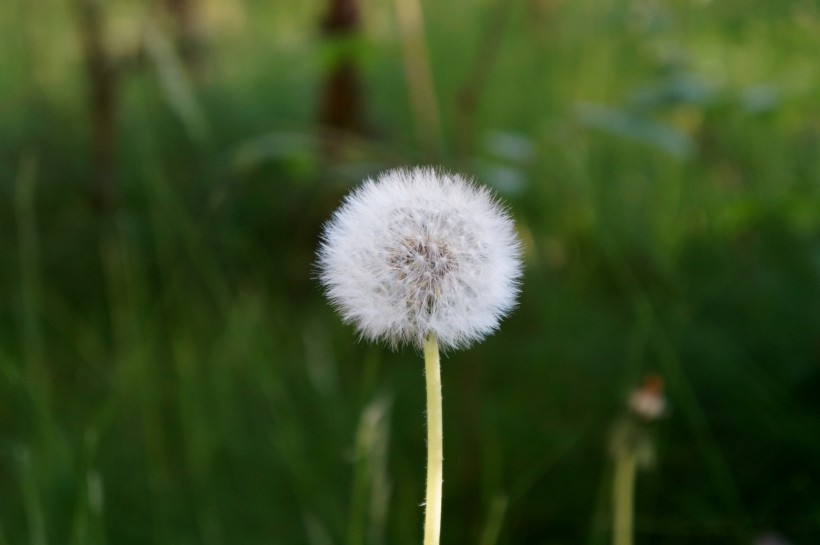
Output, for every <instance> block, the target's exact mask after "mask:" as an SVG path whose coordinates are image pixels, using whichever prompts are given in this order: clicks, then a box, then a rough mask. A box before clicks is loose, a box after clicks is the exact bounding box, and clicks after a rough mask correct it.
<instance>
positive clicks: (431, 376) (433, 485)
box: [424, 333, 444, 545]
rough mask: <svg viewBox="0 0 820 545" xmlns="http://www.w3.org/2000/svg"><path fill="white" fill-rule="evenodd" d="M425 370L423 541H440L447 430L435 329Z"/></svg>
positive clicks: (427, 343)
mask: <svg viewBox="0 0 820 545" xmlns="http://www.w3.org/2000/svg"><path fill="white" fill-rule="evenodd" d="M424 374H425V377H426V378H427V497H426V500H425V505H426V509H425V512H424V545H438V543H439V534H440V531H441V489H442V482H443V467H442V466H443V461H444V432H443V429H442V411H441V365H440V362H439V353H438V339H437V338H436V336H435V335H434V334H432V333H431V334H430V335H429V336H428V337H427V340H426V341H425V342H424Z"/></svg>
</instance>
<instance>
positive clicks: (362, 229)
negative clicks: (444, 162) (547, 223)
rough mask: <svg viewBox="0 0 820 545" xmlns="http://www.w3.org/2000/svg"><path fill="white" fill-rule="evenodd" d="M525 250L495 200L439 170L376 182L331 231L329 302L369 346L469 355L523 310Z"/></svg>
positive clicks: (323, 264) (352, 198) (324, 253)
mask: <svg viewBox="0 0 820 545" xmlns="http://www.w3.org/2000/svg"><path fill="white" fill-rule="evenodd" d="M520 254H521V247H520V243H519V242H518V238H517V236H516V233H515V228H514V225H513V222H512V220H511V219H510V217H509V215H508V214H507V212H506V210H505V209H504V207H503V206H502V205H501V204H500V203H499V202H498V200H497V199H496V198H495V197H493V195H492V194H491V193H490V191H489V190H488V189H486V188H484V187H481V186H477V185H475V184H474V183H472V182H470V181H468V180H466V179H465V178H464V177H462V176H460V175H458V174H449V173H445V172H442V171H437V170H434V169H433V168H429V167H428V168H415V169H412V170H405V169H397V170H392V171H389V172H386V173H383V174H382V175H380V176H379V177H377V178H376V180H367V181H366V182H365V183H364V184H363V185H362V186H360V187H359V188H358V189H356V190H354V191H353V192H352V193H351V194H350V195H348V197H347V198H346V199H345V201H344V203H343V204H342V206H341V207H340V208H339V209H338V210H337V211H336V213H335V214H334V215H333V217H332V218H331V220H330V221H329V222H328V223H327V225H326V226H325V230H324V233H323V237H322V245H321V247H320V249H319V252H318V260H317V261H318V266H319V270H320V276H319V277H320V280H321V282H322V284H323V285H324V287H325V289H326V292H327V295H328V297H329V299H330V300H331V301H332V303H333V304H334V306H336V307H337V309H338V310H339V311H340V313H341V315H342V317H343V319H344V321H345V322H347V323H351V324H354V325H355V327H356V328H357V330H358V332H359V334H360V336H361V337H363V338H366V339H369V340H374V341H379V340H381V341H385V342H387V343H388V344H389V345H390V346H391V347H392V348H396V347H397V346H399V345H400V344H411V345H414V346H416V347H418V348H421V347H422V346H423V344H424V340H425V339H426V338H427V336H428V335H429V334H430V333H433V334H435V335H436V337H437V338H438V340H439V343H440V344H441V346H442V347H443V348H445V349H447V348H465V347H467V346H469V345H470V344H472V343H473V342H475V341H478V340H481V339H483V338H484V337H485V336H487V335H488V334H490V333H491V332H493V331H494V330H495V329H497V327H498V324H499V321H500V320H501V318H502V317H504V316H505V315H506V314H507V313H509V311H510V310H512V308H513V307H514V306H515V300H516V296H517V294H518V283H519V279H520V277H521V260H520Z"/></svg>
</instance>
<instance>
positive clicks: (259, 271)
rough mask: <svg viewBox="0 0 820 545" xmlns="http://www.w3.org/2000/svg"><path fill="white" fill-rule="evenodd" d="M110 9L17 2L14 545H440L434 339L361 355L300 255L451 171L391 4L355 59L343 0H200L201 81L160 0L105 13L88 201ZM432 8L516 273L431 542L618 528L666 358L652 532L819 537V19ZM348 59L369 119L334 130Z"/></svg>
mask: <svg viewBox="0 0 820 545" xmlns="http://www.w3.org/2000/svg"><path fill="white" fill-rule="evenodd" d="M84 1H85V0H75V1H73V2H72V1H69V0H7V1H5V2H3V3H2V4H0V50H2V51H3V55H2V62H0V118H2V120H3V123H2V126H0V244H1V245H0V248H2V249H0V265H2V266H0V295H2V299H0V489H2V498H0V544H4V543H8V544H17V543H30V544H32V545H46V544H50V543H69V544H78V545H79V544H90V545H94V544H102V543H112V544H117V545H128V544H146V543H156V544H161V543H174V544H177V545H179V544H187V543H192V544H193V543H202V544H205V545H211V544H219V543H231V544H245V543H247V544H252V543H276V544H279V543H281V544H294V545H295V544H307V545H331V544H345V545H377V544H382V543H391V544H394V545H402V544H410V543H418V542H419V540H420V538H421V518H422V508H421V507H420V502H421V498H422V496H423V486H424V482H423V478H424V453H425V448H424V429H423V422H424V419H423V406H424V405H423V403H424V389H423V377H422V368H421V363H420V362H421V360H420V357H419V354H414V353H412V351H409V350H408V351H404V352H402V353H398V354H396V353H390V352H389V351H388V350H387V349H385V348H383V347H379V346H367V345H363V344H361V343H357V342H356V339H355V337H354V333H353V331H352V330H351V329H350V328H348V327H345V326H343V325H341V324H340V321H339V319H338V318H337V317H336V316H335V315H334V313H333V311H332V310H331V309H330V308H329V307H328V305H327V304H326V302H325V301H324V300H323V298H322V296H321V293H320V291H319V289H318V287H317V285H316V283H315V281H314V280H313V279H312V265H311V262H312V259H313V251H314V249H315V246H316V241H317V236H318V234H319V232H320V228H321V224H322V222H323V221H324V220H325V219H326V218H327V217H328V216H329V214H330V213H331V211H332V210H333V209H334V208H335V207H336V206H337V205H338V202H339V199H340V198H341V196H342V195H343V194H344V193H345V192H346V191H347V190H348V189H349V188H350V187H352V186H353V185H355V184H356V183H358V182H359V181H360V180H361V179H362V178H364V177H366V176H369V175H372V174H374V173H376V172H378V171H379V170H381V169H384V168H388V167H390V166H394V165H399V164H415V163H418V162H427V161H430V160H431V159H432V158H431V157H430V156H428V155H426V154H425V153H426V152H425V151H423V150H426V149H428V148H427V146H425V145H423V144H424V143H423V142H420V141H419V138H420V136H419V133H418V132H417V121H418V120H417V118H416V113H414V111H413V109H412V108H411V107H410V104H409V101H408V84H407V80H406V78H405V76H404V67H403V58H404V57H403V55H406V53H403V52H402V48H401V45H400V40H399V37H398V35H397V26H396V22H395V13H394V9H395V3H394V2H389V1H387V0H362V2H361V3H360V6H359V9H360V14H361V32H360V35H359V36H357V37H356V38H355V39H351V38H350V37H344V38H340V39H332V38H328V37H326V36H324V35H323V33H322V32H321V30H320V21H321V18H322V13H323V10H324V8H325V5H324V3H323V2H320V1H319V0H311V1H301V2H300V1H295V0H293V1H280V2H264V1H261V0H246V1H245V2H230V1H228V0H202V1H201V2H200V3H199V9H200V10H201V13H200V14H199V15H200V17H201V18H202V22H203V24H204V25H205V27H204V28H205V29H206V31H207V32H206V34H205V37H206V46H205V47H206V52H205V53H206V65H207V70H206V71H205V74H204V75H200V76H199V77H194V76H193V75H192V74H190V73H188V72H187V71H186V66H185V63H184V62H183V59H182V57H180V56H179V55H178V54H177V53H176V51H175V47H174V43H175V42H174V36H173V32H174V31H173V25H170V24H169V22H168V21H169V19H168V18H169V15H168V13H166V12H165V11H163V10H162V9H161V6H160V4H159V3H152V2H140V1H138V0H106V1H105V2H103V3H102V4H101V5H102V6H103V10H104V21H105V26H104V28H105V34H104V44H105V47H106V51H107V54H108V55H109V58H110V59H114V60H116V62H117V63H118V66H121V70H120V72H119V78H118V80H117V95H116V96H117V105H116V110H115V113H116V119H115V120H114V121H115V125H116V142H115V150H116V156H115V158H114V159H115V165H116V171H115V178H114V180H115V188H116V197H115V201H114V203H113V206H111V208H109V209H105V210H101V211H100V210H95V209H93V208H92V207H91V206H90V205H89V201H88V191H89V180H90V179H91V176H92V172H93V170H94V164H93V162H94V160H93V159H92V153H91V141H92V131H93V126H92V123H91V122H90V119H89V110H90V109H91V107H92V106H93V103H92V101H91V99H90V98H89V96H90V89H91V88H92V87H93V81H91V79H90V78H89V74H88V72H87V70H86V66H85V64H84V60H83V58H84V53H83V47H82V38H83V36H82V31H81V30H80V27H79V25H78V23H77V10H78V6H81V5H82V3H83V2H84ZM397 1H404V0H397ZM423 7H424V15H425V19H424V23H425V27H424V29H423V30H424V32H425V34H426V36H427V40H428V42H427V48H428V50H429V55H430V57H429V59H428V60H429V63H430V66H431V69H432V75H433V81H434V82H435V86H436V88H435V91H436V97H437V101H438V108H439V110H440V114H441V118H442V122H443V128H442V132H443V134H442V135H441V136H442V141H443V142H444V149H443V150H440V153H439V157H438V160H439V161H440V162H442V163H443V164H444V165H446V166H447V167H449V168H452V169H458V170H462V171H465V172H468V173H472V174H475V175H476V177H477V178H478V180H480V181H481V182H483V183H486V184H489V185H491V186H493V187H495V188H496V189H497V191H498V192H499V193H500V194H501V195H502V196H503V197H504V198H505V199H506V200H507V201H508V202H509V204H510V207H511V210H512V212H513V213H514V215H515V216H516V218H517V221H518V223H519V227H520V232H521V236H522V238H523V240H524V241H525V244H526V268H527V272H526V278H525V282H524V285H523V293H522V298H521V304H520V307H519V308H518V309H517V310H516V312H515V313H514V314H513V316H512V317H511V318H509V319H508V320H507V321H506V322H505V323H504V324H503V327H502V328H501V330H500V331H499V332H498V333H497V334H496V335H494V336H493V337H491V338H490V339H488V340H487V341H486V342H485V343H483V344H482V345H480V346H477V347H475V348H473V349H471V350H469V351H465V352H458V353H452V354H447V355H446V358H445V361H444V369H443V382H444V403H445V452H446V454H445V498H444V516H443V543H445V544H447V543H480V544H481V545H492V544H493V543H499V544H505V543H506V544H513V543H514V544H516V545H525V544H533V545H536V544H538V545H546V544H576V543H588V544H590V545H596V544H602V543H607V542H608V540H609V534H608V532H609V529H608V524H609V522H608V521H609V513H610V504H609V489H610V481H611V478H612V469H611V467H610V465H611V464H610V460H609V458H608V456H607V453H606V441H607V433H608V430H609V427H610V425H611V424H612V422H613V420H614V419H615V418H616V416H617V415H618V414H619V413H620V412H621V411H622V409H623V408H624V403H625V399H626V396H627V394H628V392H629V391H630V389H631V388H633V387H634V386H635V385H637V384H638V383H639V382H640V380H641V379H642V377H644V376H645V375H647V374H650V373H658V374H660V375H661V376H663V377H664V381H665V384H666V388H667V390H666V395H667V397H668V400H669V405H670V407H671V411H670V414H669V416H668V417H667V418H666V419H665V420H664V421H663V422H662V423H661V424H660V425H659V430H658V431H659V436H658V441H659V444H658V463H657V467H656V468H654V469H653V470H651V471H647V472H642V473H640V474H639V476H638V487H637V498H636V509H637V519H636V531H637V539H636V542H637V543H653V544H683V543H701V544H710V543H715V544H718V543H719V544H726V543H742V544H748V543H752V542H753V540H754V538H755V536H758V535H761V534H764V533H765V532H769V531H775V532H778V533H780V534H782V535H783V536H786V537H787V538H788V539H789V540H791V541H793V542H794V543H796V544H800V543H804V544H807V543H816V542H817V540H818V539H820V465H818V460H820V418H818V416H820V396H818V391H820V305H819V304H818V302H820V153H818V150H820V101H819V100H818V97H820V64H818V62H817V51H818V50H820V6H818V4H817V3H816V2H814V1H813V0H769V1H762V0H761V1H757V2H745V1H740V0H726V1H720V2H717V1H709V0H670V1H666V2H663V1H659V0H610V1H600V0H578V1H565V0H563V1H562V0H518V1H511V2H503V1H502V0H472V1H466V0H462V1H457V2H431V1H425V2H424V4H423ZM499 13H503V14H504V17H502V18H499V17H498V14H499ZM350 52H353V53H352V58H353V59H354V60H355V66H356V67H357V70H358V71H359V74H360V78H361V92H362V93H363V97H364V104H365V110H366V124H367V127H368V128H367V130H366V131H365V132H364V134H361V135H347V134H343V135H338V134H336V135H334V134H332V133H327V132H326V131H323V130H321V128H320V127H317V123H316V120H317V110H318V104H319V96H320V94H321V92H322V85H323V81H324V75H325V74H326V72H327V71H328V70H329V63H332V62H334V59H338V58H339V57H340V56H346V55H349V54H350ZM470 74H478V75H479V76H480V77H471V76H470ZM465 93H466V94H465ZM465 96H470V97H473V98H474V99H475V104H474V108H470V107H469V106H470V105H469V104H467V105H466V106H465V102H464V97H465ZM458 115H464V116H466V119H468V120H469V121H470V122H469V123H466V124H462V123H459V122H458ZM465 127H466V128H465Z"/></svg>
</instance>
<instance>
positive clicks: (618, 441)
mask: <svg viewBox="0 0 820 545" xmlns="http://www.w3.org/2000/svg"><path fill="white" fill-rule="evenodd" d="M627 408H628V413H627V414H625V415H623V416H621V417H620V418H619V419H618V420H617V421H616V423H615V426H614V427H613V429H612V435H611V437H610V444H609V450H610V454H612V458H613V460H614V462H615V473H614V478H613V480H612V505H613V510H612V543H613V545H632V539H633V518H634V510H635V507H634V501H635V478H636V472H637V470H638V469H639V468H647V467H651V466H652V464H654V462H655V441H654V438H653V437H652V433H651V432H652V425H653V424H654V423H655V422H657V421H658V420H659V419H660V418H661V417H662V416H663V415H664V413H665V412H666V398H665V397H664V395H663V379H661V377H660V376H658V375H650V376H648V377H647V378H646V379H645V380H644V381H643V384H641V386H640V387H638V388H636V389H635V390H633V391H632V392H631V393H630V395H629V398H628V400H627Z"/></svg>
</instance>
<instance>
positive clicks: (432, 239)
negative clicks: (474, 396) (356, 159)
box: [317, 167, 522, 545]
mask: <svg viewBox="0 0 820 545" xmlns="http://www.w3.org/2000/svg"><path fill="white" fill-rule="evenodd" d="M317 265H318V269H319V279H320V281H321V283H322V284H323V286H324V288H325V291H326V293H327V296H328V298H329V299H330V301H331V302H332V304H333V305H334V306H335V307H336V308H337V309H338V311H339V312H340V314H341V315H342V319H343V320H344V321H345V322H346V323H350V324H353V325H354V326H355V328H356V329H357V331H358V333H359V335H360V337H361V338H364V339H368V340H372V341H383V342H386V343H387V344H388V345H389V346H390V347H391V348H393V349H396V348H398V347H399V346H401V345H410V346H413V347H416V348H420V349H422V350H423V352H424V359H425V375H426V380H427V419H428V425H427V434H428V438H427V448H428V454H427V457H428V463H427V499H426V512H425V531H424V536H425V537H424V543H425V545H436V544H438V541H439V527H440V519H441V483H442V426H441V419H442V416H441V380H440V370H439V345H440V346H441V347H442V348H443V349H455V348H466V347H468V346H470V345H471V344H473V343H474V342H477V341H480V340H481V339H483V338H484V337H486V336H487V335H489V334H490V333H492V332H493V331H495V330H496V329H497V328H498V325H499V322H500V320H501V319H502V318H503V317H504V316H505V315H507V314H508V313H509V312H510V311H511V310H512V308H513V307H514V306H515V302H516V297H517V295H518V291H519V281H520V278H521V272H522V271H521V245H520V243H519V241H518V237H517V236H516V233H515V227H514V224H513V222H512V219H511V218H510V216H509V214H508V213H507V212H506V209H505V208H504V207H503V206H502V205H501V204H500V202H499V201H498V199H497V198H495V197H494V196H493V194H492V193H491V192H490V191H489V190H488V189H486V188H484V187H482V186H479V185H476V184H474V183H473V182H471V181H469V180H467V179H465V178H464V177H462V176H460V175H458V174H451V173H447V172H443V171H440V170H436V169H433V168H430V167H424V168H414V169H410V170H407V169H396V170H391V171H388V172H385V173H383V174H381V175H380V176H378V177H377V178H376V179H375V180H367V181H365V183H364V184H362V185H361V186H360V187H359V188H357V189H356V190H354V191H353V192H352V193H350V194H349V195H348V196H347V198H346V199H345V200H344V202H343V203H342V206H341V207H340V208H339V209H338V210H337V211H336V212H335V214H334V215H333V217H332V218H331V219H330V221H329V222H328V223H327V224H326V226H325V228H324V232H323V234H322V243H321V245H320V247H319V250H318V253H317Z"/></svg>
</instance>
